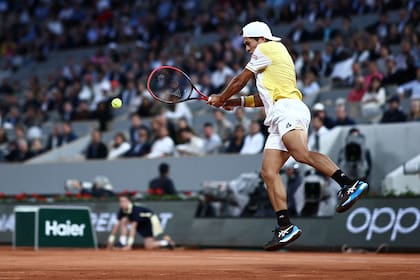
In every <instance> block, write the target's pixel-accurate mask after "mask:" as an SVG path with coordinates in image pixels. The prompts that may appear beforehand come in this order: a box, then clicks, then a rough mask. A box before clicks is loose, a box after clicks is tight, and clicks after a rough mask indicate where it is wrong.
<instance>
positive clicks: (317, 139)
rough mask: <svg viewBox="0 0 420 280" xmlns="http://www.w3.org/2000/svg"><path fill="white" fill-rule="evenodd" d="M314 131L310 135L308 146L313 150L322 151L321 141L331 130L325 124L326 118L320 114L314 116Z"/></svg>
mask: <svg viewBox="0 0 420 280" xmlns="http://www.w3.org/2000/svg"><path fill="white" fill-rule="evenodd" d="M311 122H312V131H311V134H310V135H309V137H308V148H309V150H311V151H315V152H320V151H321V148H322V147H321V143H323V139H324V137H327V136H328V134H329V132H330V130H329V129H328V128H326V127H325V126H324V120H323V119H322V117H321V116H320V115H319V114H315V115H314V116H313V117H312V121H311Z"/></svg>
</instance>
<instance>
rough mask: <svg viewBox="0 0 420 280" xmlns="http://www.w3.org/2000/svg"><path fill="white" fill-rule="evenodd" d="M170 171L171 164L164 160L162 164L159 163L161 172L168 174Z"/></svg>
mask: <svg viewBox="0 0 420 280" xmlns="http://www.w3.org/2000/svg"><path fill="white" fill-rule="evenodd" d="M168 171H169V164H167V163H165V162H163V163H161V164H159V173H160V174H161V175H162V174H166V173H168Z"/></svg>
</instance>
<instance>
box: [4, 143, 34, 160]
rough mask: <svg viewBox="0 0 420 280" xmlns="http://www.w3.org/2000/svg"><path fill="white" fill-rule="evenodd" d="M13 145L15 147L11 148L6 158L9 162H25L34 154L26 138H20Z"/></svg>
mask: <svg viewBox="0 0 420 280" xmlns="http://www.w3.org/2000/svg"><path fill="white" fill-rule="evenodd" d="M11 145H13V146H14V147H10V148H9V154H8V155H7V156H6V160H7V161H9V162H23V161H26V160H28V159H30V158H31V157H32V156H33V155H32V152H31V150H30V149H29V144H28V141H27V140H26V139H25V138H18V139H17V140H16V141H15V142H14V143H13V142H12V143H11Z"/></svg>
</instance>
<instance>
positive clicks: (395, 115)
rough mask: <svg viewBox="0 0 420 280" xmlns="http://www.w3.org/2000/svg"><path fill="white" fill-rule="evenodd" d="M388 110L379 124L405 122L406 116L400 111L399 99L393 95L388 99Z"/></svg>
mask: <svg viewBox="0 0 420 280" xmlns="http://www.w3.org/2000/svg"><path fill="white" fill-rule="evenodd" d="M387 103H388V109H387V110H386V111H385V112H384V113H383V115H382V119H381V123H395V122H405V121H406V120H407V115H406V114H405V113H404V112H403V111H402V110H401V109H400V98H399V96H398V95H393V96H391V97H390V98H389V99H388V102H387Z"/></svg>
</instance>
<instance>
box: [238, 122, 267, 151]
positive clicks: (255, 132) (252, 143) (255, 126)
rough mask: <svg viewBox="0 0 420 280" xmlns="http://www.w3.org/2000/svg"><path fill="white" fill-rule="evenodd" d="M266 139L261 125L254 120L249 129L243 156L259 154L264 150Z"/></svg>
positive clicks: (243, 147)
mask: <svg viewBox="0 0 420 280" xmlns="http://www.w3.org/2000/svg"><path fill="white" fill-rule="evenodd" d="M264 143H265V138H264V135H263V134H262V133H261V126H260V123H259V122H258V121H256V120H253V121H252V122H251V124H250V127H249V132H248V134H247V135H246V136H245V139H244V145H243V146H242V149H241V151H240V152H239V153H240V154H241V155H252V154H258V153H260V152H261V151H262V149H263V148H264Z"/></svg>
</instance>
